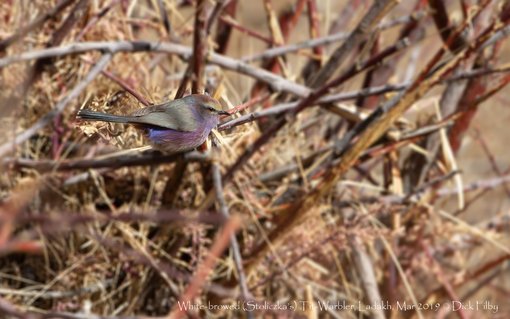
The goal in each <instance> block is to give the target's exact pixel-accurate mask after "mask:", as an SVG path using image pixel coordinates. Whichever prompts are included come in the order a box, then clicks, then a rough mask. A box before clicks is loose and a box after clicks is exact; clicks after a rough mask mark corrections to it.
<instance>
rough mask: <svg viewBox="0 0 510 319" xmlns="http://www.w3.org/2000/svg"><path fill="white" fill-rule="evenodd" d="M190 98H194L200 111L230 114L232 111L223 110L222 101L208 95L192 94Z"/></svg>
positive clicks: (203, 112)
mask: <svg viewBox="0 0 510 319" xmlns="http://www.w3.org/2000/svg"><path fill="white" fill-rule="evenodd" d="M189 98H191V99H193V102H195V105H197V106H198V107H199V108H200V113H202V114H205V115H207V114H209V115H211V114H212V115H230V113H228V112H226V111H223V110H222V107H221V104H220V102H218V101H217V100H216V99H214V98H212V97H210V96H208V95H204V94H192V95H190V96H189Z"/></svg>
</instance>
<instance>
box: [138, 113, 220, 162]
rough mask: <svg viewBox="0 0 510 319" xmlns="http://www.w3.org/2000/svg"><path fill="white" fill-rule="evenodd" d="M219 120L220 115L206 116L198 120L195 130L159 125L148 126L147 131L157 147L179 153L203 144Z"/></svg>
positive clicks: (152, 142) (148, 136) (147, 134)
mask: <svg viewBox="0 0 510 319" xmlns="http://www.w3.org/2000/svg"><path fill="white" fill-rule="evenodd" d="M195 116H197V117H199V116H200V115H198V114H195ZM218 122H219V119H218V117H209V118H204V119H202V120H199V121H198V123H199V127H197V129H196V130H195V131H193V132H181V131H176V130H171V129H167V128H161V127H157V126H154V127H148V128H146V129H145V132H146V136H147V138H148V139H149V141H150V142H151V144H152V145H153V146H154V147H155V148H157V149H159V150H162V151H166V152H170V153H179V152H184V151H189V150H192V149H195V148H197V147H199V146H200V145H202V143H204V142H205V140H206V139H207V136H209V133H211V130H212V129H213V128H215V127H216V125H218Z"/></svg>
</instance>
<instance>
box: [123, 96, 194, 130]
mask: <svg viewBox="0 0 510 319" xmlns="http://www.w3.org/2000/svg"><path fill="white" fill-rule="evenodd" d="M193 107H194V106H192V105H187V104H186V101H185V100H183V99H179V100H173V101H170V102H166V103H163V104H159V105H154V106H148V107H146V108H143V109H139V110H137V111H135V112H133V113H131V121H132V122H134V123H140V124H148V125H154V126H159V127H164V128H169V129H172V130H176V131H186V132H192V131H195V130H196V129H197V120H196V119H195V116H194V114H193V111H192V108H193Z"/></svg>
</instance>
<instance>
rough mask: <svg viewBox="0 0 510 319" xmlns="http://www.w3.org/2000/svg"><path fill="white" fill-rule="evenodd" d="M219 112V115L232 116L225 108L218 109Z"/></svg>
mask: <svg viewBox="0 0 510 319" xmlns="http://www.w3.org/2000/svg"><path fill="white" fill-rule="evenodd" d="M218 114H219V115H228V116H230V115H231V114H230V113H229V112H227V111H223V110H219V111H218Z"/></svg>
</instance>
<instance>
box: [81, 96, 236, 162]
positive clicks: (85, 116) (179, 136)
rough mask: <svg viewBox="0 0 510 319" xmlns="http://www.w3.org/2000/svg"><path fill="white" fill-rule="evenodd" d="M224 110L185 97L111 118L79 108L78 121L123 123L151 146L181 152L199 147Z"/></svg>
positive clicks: (208, 99)
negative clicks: (145, 138)
mask: <svg viewBox="0 0 510 319" xmlns="http://www.w3.org/2000/svg"><path fill="white" fill-rule="evenodd" d="M220 115H230V113H228V112H226V111H223V110H222V108H221V104H220V103H219V102H218V101H217V100H216V99H214V98H212V97H210V96H208V95H205V94H191V95H188V96H186V97H183V98H180V99H176V100H173V101H169V102H165V103H162V104H158V105H152V106H148V107H145V108H142V109H139V110H136V111H134V112H133V113H131V114H129V115H113V114H108V113H102V112H96V111H92V110H89V109H81V110H80V111H79V112H78V114H77V115H76V118H77V119H81V120H87V121H102V122H112V123H126V124H132V125H135V127H136V128H138V129H141V130H142V131H143V132H144V133H145V136H146V137H147V139H148V140H149V142H150V144H151V145H152V146H153V147H154V148H155V149H157V150H159V151H163V152H166V153H183V152H187V151H191V150H193V149H195V148H197V147H199V146H200V145H202V144H203V143H204V142H205V140H206V139H207V137H208V136H209V133H211V130H212V129H213V128H215V127H216V126H217V125H218V123H219V121H220Z"/></svg>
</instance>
